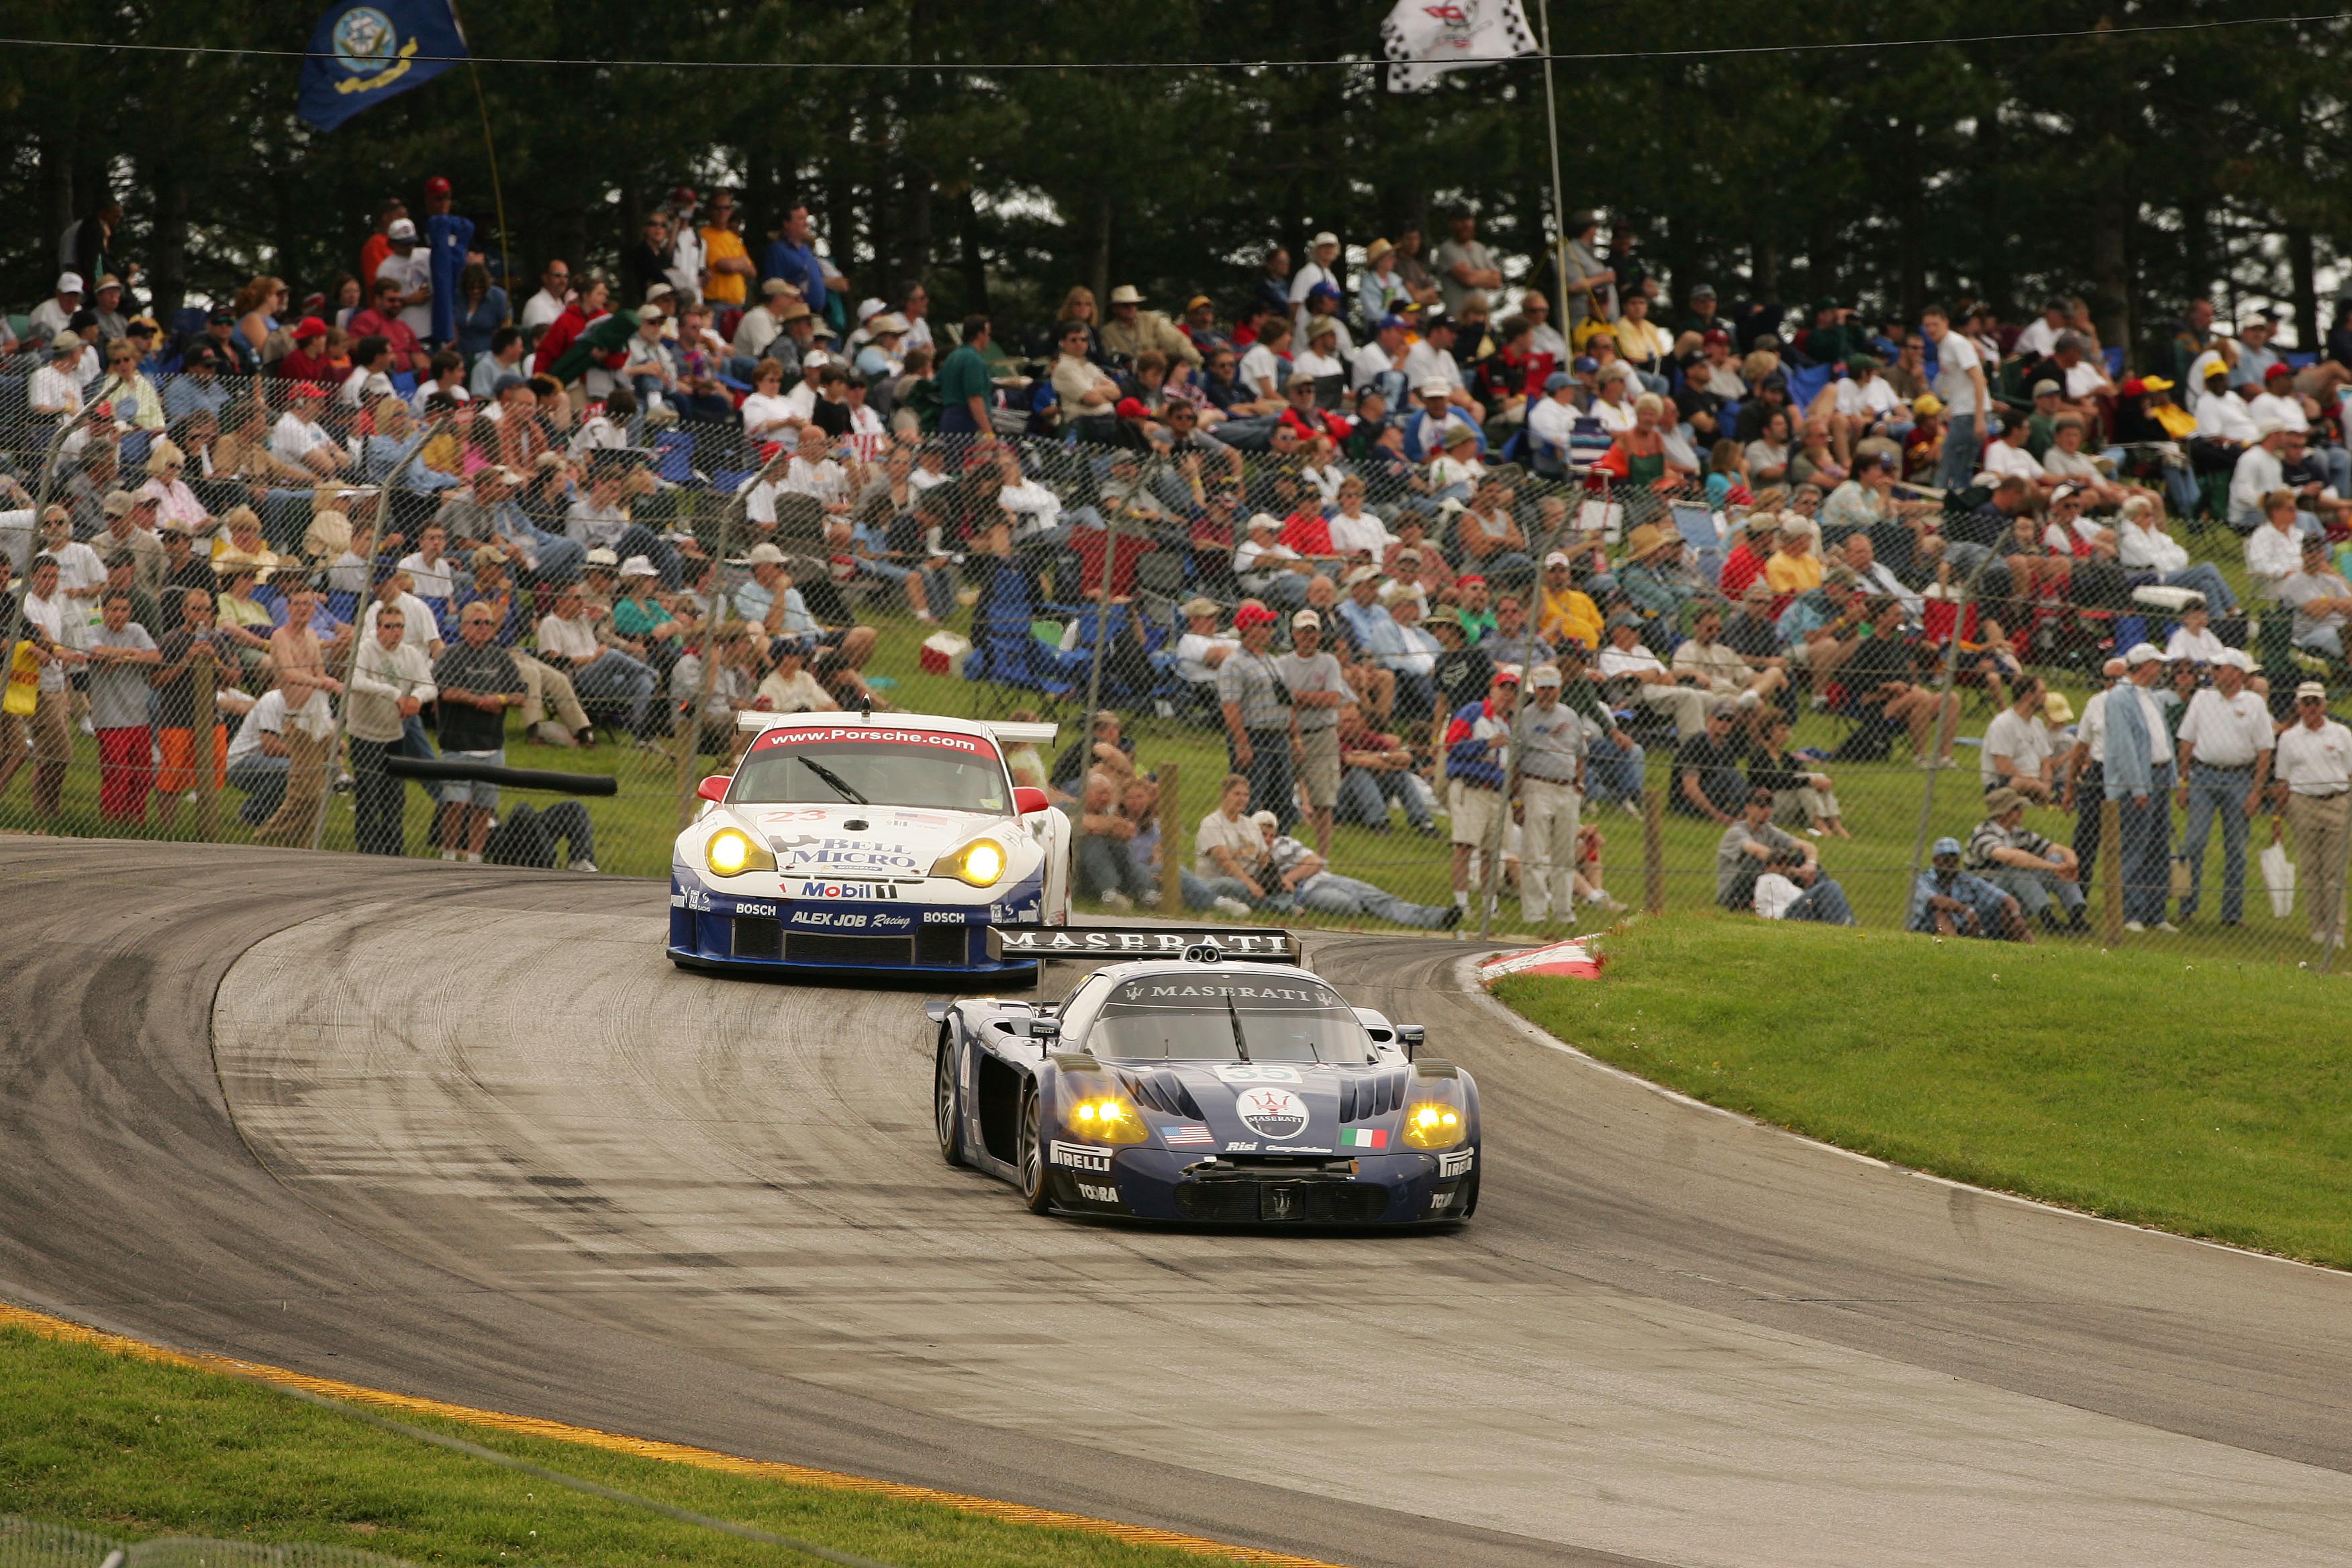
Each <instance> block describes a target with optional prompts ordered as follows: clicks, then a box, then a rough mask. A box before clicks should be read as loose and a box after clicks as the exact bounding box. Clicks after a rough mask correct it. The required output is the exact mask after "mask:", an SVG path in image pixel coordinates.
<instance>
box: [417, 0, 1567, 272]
mask: <svg viewBox="0 0 2352 1568" xmlns="http://www.w3.org/2000/svg"><path fill="white" fill-rule="evenodd" d="M449 20H450V22H451V23H452V24H453V25H454V26H456V27H457V36H458V37H461V38H463V37H466V24H465V22H464V20H463V19H462V18H460V17H459V16H458V15H457V0H449ZM1544 52H1545V53H1546V54H1549V53H1550V52H1551V46H1550V45H1549V44H1546V45H1545V46H1544ZM1550 68H1551V62H1550V61H1549V60H1546V61H1545V62H1544V69H1546V70H1549V69H1550ZM466 74H467V76H468V77H470V78H472V79H473V83H474V107H475V108H476V109H477V110H479V111H480V113H481V116H482V155H483V156H484V157H485V158H487V159H488V160H489V164H490V201H491V204H492V205H494V206H496V207H497V209H498V215H499V274H500V275H501V276H502V277H503V278H504V279H506V285H507V289H508V291H509V294H511V293H512V291H513V289H514V286H515V279H514V258H513V256H512V255H511V254H510V252H509V247H508V245H507V196H506V192H505V191H504V190H502V189H501V188H500V187H499V150H498V148H497V147H496V146H495V145H494V144H493V143H492V142H491V141H490V104H489V100H488V99H486V98H484V97H483V96H482V68H481V67H479V66H478V65H476V64H475V63H474V45H473V40H471V39H470V38H468V39H467V42H466ZM1552 188H1553V190H1554V191H1555V193H1557V191H1558V190H1559V153H1558V152H1557V151H1555V152H1554V153H1552Z"/></svg>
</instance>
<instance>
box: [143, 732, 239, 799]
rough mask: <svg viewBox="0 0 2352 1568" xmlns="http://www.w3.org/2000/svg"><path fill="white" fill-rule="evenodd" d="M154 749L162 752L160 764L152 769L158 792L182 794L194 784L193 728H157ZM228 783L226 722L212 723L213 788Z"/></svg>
mask: <svg viewBox="0 0 2352 1568" xmlns="http://www.w3.org/2000/svg"><path fill="white" fill-rule="evenodd" d="M155 744H156V749H157V750H158V751H160V752H163V766H161V767H159V768H157V769H156V770H155V793H156V794H157V795H185V794H186V793H187V792H188V791H190V790H192V789H194V788H195V787H196V732H195V731H194V730H193V729H190V730H158V731H156V732H155ZM227 787H228V726H227V725H226V724H215V725H214V726H213V788H215V790H220V789H226V788H227Z"/></svg>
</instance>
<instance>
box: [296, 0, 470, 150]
mask: <svg viewBox="0 0 2352 1568" xmlns="http://www.w3.org/2000/svg"><path fill="white" fill-rule="evenodd" d="M463 58H466V36H465V35H464V34H463V33H460V32H459V31H458V30H457V14H456V13H455V12H454V11H452V10H451V9H450V7H449V0H374V4H373V5H337V6H335V7H334V8H333V9H332V10H331V11H329V12H328V13H327V14H326V15H325V16H320V18H319V25H318V26H317V27H316V28H315V29H313V30H312V32H311V34H310V58H308V59H305V60H304V61H303V62H302V91H301V100H300V103H299V110H300V112H301V115H302V118H303V119H305V120H307V121H310V123H311V124H313V125H315V126H317V127H318V128H319V129H320V130H321V131H332V130H333V129H334V128H335V127H336V126H338V125H341V123H342V122H343V121H346V120H349V119H350V118H351V117H352V115H354V114H357V113H358V112H359V111H360V110H362V109H367V108H369V107H371V106H373V105H374V104H378V103H381V102H383V100H385V99H387V98H391V97H393V96H394V95H395V94H398V93H404V92H406V91H407V90H408V89H410V88H412V87H415V86H418V85H420V84H421V83H424V82H428V81H431V80H432V79H434V78H435V77H436V76H439V75H440V74H441V73H442V72H443V71H445V70H447V69H448V68H450V67H451V66H453V65H455V64H456V63H457V61H459V60H461V59H463Z"/></svg>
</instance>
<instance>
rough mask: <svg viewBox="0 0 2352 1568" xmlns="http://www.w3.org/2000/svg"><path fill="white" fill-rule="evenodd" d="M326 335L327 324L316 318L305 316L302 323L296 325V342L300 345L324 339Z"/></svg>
mask: <svg viewBox="0 0 2352 1568" xmlns="http://www.w3.org/2000/svg"><path fill="white" fill-rule="evenodd" d="M326 335H327V323H326V322H324V321H320V320H319V318H318V317H316V316H305V317H303V318H302V319H301V321H299V322H297V323H295V327H294V341H295V342H298V343H299V342H307V341H309V340H310V339H311V338H323V337H325V336H326Z"/></svg>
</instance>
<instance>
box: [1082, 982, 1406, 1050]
mask: <svg viewBox="0 0 2352 1568" xmlns="http://www.w3.org/2000/svg"><path fill="white" fill-rule="evenodd" d="M1087 1048H1088V1049H1089V1050H1091V1051H1093V1052H1094V1054H1095V1055H1097V1057H1108V1058H1113V1059H1115V1060H1118V1061H1202V1062H1234V1061H1251V1062H1368V1061H1370V1060H1371V1059H1372V1042H1371V1037H1370V1036H1368V1035H1366V1034H1365V1033H1364V1026H1363V1025H1362V1024H1360V1022H1358V1021H1357V1018H1356V1015H1355V1012H1354V1010H1353V1009H1351V1008H1350V1007H1349V1005H1347V1004H1346V1003H1345V1002H1342V1001H1341V1000H1340V999H1339V993H1338V992H1336V991H1334V990H1332V989H1331V988H1330V987H1329V986H1328V985H1326V984H1322V983H1321V982H1320V981H1317V980H1310V979H1307V978H1306V977H1304V976H1301V975H1296V974H1268V975H1255V974H1251V973H1247V972H1246V971H1243V972H1239V973H1228V972H1224V971H1218V972H1215V973H1208V974H1200V973H1171V974H1150V975H1143V976H1139V977H1138V978H1136V979H1133V980H1126V981H1121V982H1120V983H1119V985H1118V989H1117V990H1116V991H1113V992H1112V993H1111V994H1110V998H1109V1000H1108V1001H1107V1002H1105V1003H1104V1004H1103V1010H1102V1016H1101V1017H1100V1018H1099V1019H1098V1020H1097V1022H1096V1024H1095V1026H1094V1028H1093V1030H1092V1031H1090V1033H1089V1035H1088V1037H1087Z"/></svg>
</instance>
